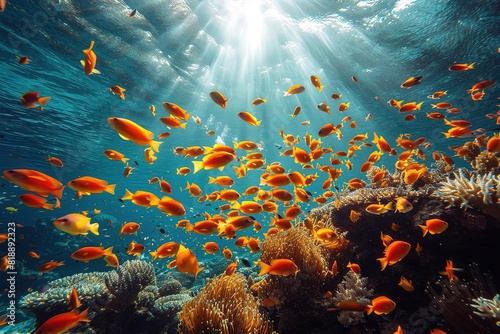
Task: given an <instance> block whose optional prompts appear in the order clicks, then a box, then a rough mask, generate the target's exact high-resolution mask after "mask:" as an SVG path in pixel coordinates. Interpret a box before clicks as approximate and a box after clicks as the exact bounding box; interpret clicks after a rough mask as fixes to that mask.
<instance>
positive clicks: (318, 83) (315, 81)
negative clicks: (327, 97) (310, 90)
mask: <svg viewBox="0 0 500 334" xmlns="http://www.w3.org/2000/svg"><path fill="white" fill-rule="evenodd" d="M311 83H312V84H313V86H314V87H315V88H316V89H317V90H318V92H321V91H322V90H323V88H324V87H325V86H321V81H320V80H319V78H318V76H317V75H315V74H313V75H311Z"/></svg>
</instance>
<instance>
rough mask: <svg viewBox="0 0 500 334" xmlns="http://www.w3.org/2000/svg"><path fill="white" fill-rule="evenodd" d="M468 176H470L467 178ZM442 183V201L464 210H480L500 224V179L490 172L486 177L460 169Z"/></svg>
mask: <svg viewBox="0 0 500 334" xmlns="http://www.w3.org/2000/svg"><path fill="white" fill-rule="evenodd" d="M467 175H468V176H467ZM453 176H454V178H453V179H452V178H450V177H448V178H447V180H446V181H445V182H442V183H441V187H440V188H439V190H438V192H439V194H440V196H441V198H442V200H444V201H446V202H448V203H449V205H448V206H449V207H450V206H452V205H459V206H460V207H461V208H463V209H478V210H481V211H482V212H484V213H485V214H487V215H489V216H491V217H493V218H495V219H496V220H497V221H499V222H500V206H499V199H500V178H499V176H498V175H493V173H492V172H489V173H488V174H485V175H480V174H475V173H474V172H472V173H471V172H468V171H466V170H464V169H459V170H458V173H453Z"/></svg>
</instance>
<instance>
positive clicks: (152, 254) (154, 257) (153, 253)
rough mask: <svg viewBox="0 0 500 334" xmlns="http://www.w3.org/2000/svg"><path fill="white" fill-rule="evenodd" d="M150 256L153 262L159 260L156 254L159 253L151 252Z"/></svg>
mask: <svg viewBox="0 0 500 334" xmlns="http://www.w3.org/2000/svg"><path fill="white" fill-rule="evenodd" d="M149 254H150V255H151V256H152V257H153V259H152V260H151V262H154V260H156V259H157V257H158V256H156V254H158V252H149Z"/></svg>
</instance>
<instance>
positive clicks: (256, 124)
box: [255, 114, 331, 126]
mask: <svg viewBox="0 0 500 334" xmlns="http://www.w3.org/2000/svg"><path fill="white" fill-rule="evenodd" d="M330 115H331V114H330ZM260 122H262V121H255V126H260Z"/></svg>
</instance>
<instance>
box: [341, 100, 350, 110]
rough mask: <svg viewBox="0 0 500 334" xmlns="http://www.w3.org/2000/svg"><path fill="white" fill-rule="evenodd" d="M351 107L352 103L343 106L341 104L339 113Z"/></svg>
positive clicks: (343, 103)
mask: <svg viewBox="0 0 500 334" xmlns="http://www.w3.org/2000/svg"><path fill="white" fill-rule="evenodd" d="M350 105H351V102H347V103H345V102H342V103H341V104H339V111H340V112H344V111H346V110H347V108H349V106H350Z"/></svg>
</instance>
